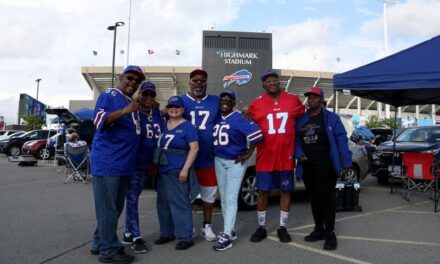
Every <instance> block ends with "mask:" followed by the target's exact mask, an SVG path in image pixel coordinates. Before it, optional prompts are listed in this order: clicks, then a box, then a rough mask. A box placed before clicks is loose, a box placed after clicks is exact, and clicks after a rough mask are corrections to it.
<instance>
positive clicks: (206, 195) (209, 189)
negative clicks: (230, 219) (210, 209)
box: [200, 185, 217, 203]
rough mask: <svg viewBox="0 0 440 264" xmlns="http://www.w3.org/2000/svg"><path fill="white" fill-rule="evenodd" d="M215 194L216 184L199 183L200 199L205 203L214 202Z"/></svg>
mask: <svg viewBox="0 0 440 264" xmlns="http://www.w3.org/2000/svg"><path fill="white" fill-rule="evenodd" d="M216 194H217V186H202V185H200V196H201V198H202V201H204V202H206V203H214V202H215V196H216Z"/></svg>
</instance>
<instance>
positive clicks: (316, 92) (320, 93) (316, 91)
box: [304, 87, 324, 98]
mask: <svg viewBox="0 0 440 264" xmlns="http://www.w3.org/2000/svg"><path fill="white" fill-rule="evenodd" d="M311 94H314V95H317V96H320V97H322V98H324V92H323V91H322V89H321V88H318V87H312V88H310V90H309V91H308V92H306V93H304V96H309V95H311Z"/></svg>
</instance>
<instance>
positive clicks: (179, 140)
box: [158, 121, 198, 173]
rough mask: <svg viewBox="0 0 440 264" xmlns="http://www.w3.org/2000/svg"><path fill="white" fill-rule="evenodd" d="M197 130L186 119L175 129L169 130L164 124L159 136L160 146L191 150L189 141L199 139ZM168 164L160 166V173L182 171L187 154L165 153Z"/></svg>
mask: <svg viewBox="0 0 440 264" xmlns="http://www.w3.org/2000/svg"><path fill="white" fill-rule="evenodd" d="M197 140H198V136H197V130H196V128H195V127H194V126H193V125H192V124H191V123H190V122H189V121H184V122H183V123H181V124H180V125H178V126H177V127H175V128H174V129H171V130H168V128H167V125H166V124H164V126H163V129H162V135H161V136H160V138H159V142H158V147H160V148H162V149H178V150H186V151H189V143H191V142H194V141H197ZM165 155H166V157H167V160H168V165H165V166H164V165H161V166H160V167H159V172H160V173H169V172H171V171H176V170H178V171H180V170H181V169H182V168H183V165H184V164H185V161H186V155H179V154H174V153H170V152H166V153H165Z"/></svg>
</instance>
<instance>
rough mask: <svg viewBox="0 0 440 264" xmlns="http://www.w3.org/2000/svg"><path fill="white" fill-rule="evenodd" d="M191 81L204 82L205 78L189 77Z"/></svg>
mask: <svg viewBox="0 0 440 264" xmlns="http://www.w3.org/2000/svg"><path fill="white" fill-rule="evenodd" d="M191 81H192V82H193V83H198V82H200V83H205V82H206V78H193V79H191Z"/></svg>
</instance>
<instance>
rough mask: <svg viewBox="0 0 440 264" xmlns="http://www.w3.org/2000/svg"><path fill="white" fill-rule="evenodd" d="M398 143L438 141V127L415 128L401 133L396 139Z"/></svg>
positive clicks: (439, 128)
mask: <svg viewBox="0 0 440 264" xmlns="http://www.w3.org/2000/svg"><path fill="white" fill-rule="evenodd" d="M396 141H399V142H436V141H440V127H415V128H409V129H407V130H405V131H403V132H402V133H401V134H400V135H399V136H398V137H397V139H396Z"/></svg>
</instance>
